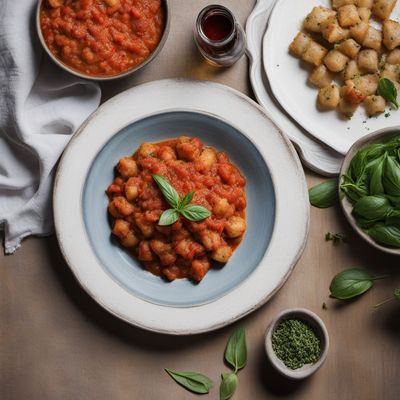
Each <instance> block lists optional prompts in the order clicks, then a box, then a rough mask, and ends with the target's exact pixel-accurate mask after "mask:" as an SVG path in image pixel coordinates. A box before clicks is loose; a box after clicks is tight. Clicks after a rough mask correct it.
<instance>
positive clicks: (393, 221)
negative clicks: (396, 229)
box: [385, 209, 400, 226]
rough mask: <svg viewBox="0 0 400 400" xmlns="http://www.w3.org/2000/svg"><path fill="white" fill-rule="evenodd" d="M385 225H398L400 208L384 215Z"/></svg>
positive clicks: (399, 223) (399, 222) (399, 224)
mask: <svg viewBox="0 0 400 400" xmlns="http://www.w3.org/2000/svg"><path fill="white" fill-rule="evenodd" d="M385 222H386V224H387V225H394V226H400V210H396V209H394V210H392V211H391V212H390V213H389V214H388V215H387V217H386V221H385Z"/></svg>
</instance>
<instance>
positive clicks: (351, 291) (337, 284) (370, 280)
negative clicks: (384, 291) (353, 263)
mask: <svg viewBox="0 0 400 400" xmlns="http://www.w3.org/2000/svg"><path fill="white" fill-rule="evenodd" d="M374 279H375V278H374V277H373V276H372V275H371V274H369V273H368V272H366V271H364V270H362V269H358V268H352V269H349V270H346V271H343V272H340V273H339V274H337V275H336V276H335V277H334V278H333V280H332V282H331V285H330V286H329V290H330V292H331V297H334V298H336V299H339V300H347V299H351V298H353V297H356V296H359V295H361V294H363V293H365V292H366V291H367V290H369V289H370V288H371V287H372V285H373V284H374Z"/></svg>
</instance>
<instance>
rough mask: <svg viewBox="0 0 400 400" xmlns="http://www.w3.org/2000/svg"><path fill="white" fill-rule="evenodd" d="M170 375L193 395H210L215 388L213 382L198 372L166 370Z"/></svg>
mask: <svg viewBox="0 0 400 400" xmlns="http://www.w3.org/2000/svg"><path fill="white" fill-rule="evenodd" d="M165 371H166V372H167V373H168V375H169V376H170V377H171V378H172V379H173V380H174V381H175V382H177V383H179V385H181V386H183V387H184V388H185V389H187V390H190V391H191V392H193V393H198V394H206V393H209V391H210V389H211V388H212V386H213V381H212V380H211V379H210V378H209V377H208V376H206V375H203V374H199V373H197V372H189V371H183V372H179V371H172V370H170V369H168V368H165Z"/></svg>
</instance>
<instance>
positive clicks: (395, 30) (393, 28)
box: [382, 19, 400, 50]
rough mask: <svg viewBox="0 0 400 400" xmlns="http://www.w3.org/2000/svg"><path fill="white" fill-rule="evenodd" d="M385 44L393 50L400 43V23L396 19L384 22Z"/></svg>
mask: <svg viewBox="0 0 400 400" xmlns="http://www.w3.org/2000/svg"><path fill="white" fill-rule="evenodd" d="M382 32H383V44H384V45H385V46H386V47H387V48H388V49H389V50H393V49H395V48H396V47H397V46H399V45H400V24H399V23H398V22H396V21H392V20H390V19H389V20H387V21H384V22H383V24H382Z"/></svg>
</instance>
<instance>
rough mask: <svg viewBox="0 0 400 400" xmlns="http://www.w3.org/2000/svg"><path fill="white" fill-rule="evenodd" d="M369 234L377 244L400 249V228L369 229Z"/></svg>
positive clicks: (375, 227) (376, 227) (382, 227)
mask: <svg viewBox="0 0 400 400" xmlns="http://www.w3.org/2000/svg"><path fill="white" fill-rule="evenodd" d="M367 233H368V235H369V236H371V238H372V239H374V240H375V242H378V243H380V244H383V245H386V246H392V247H400V228H397V227H396V226H386V225H380V226H374V227H372V228H370V229H368V232H367Z"/></svg>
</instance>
